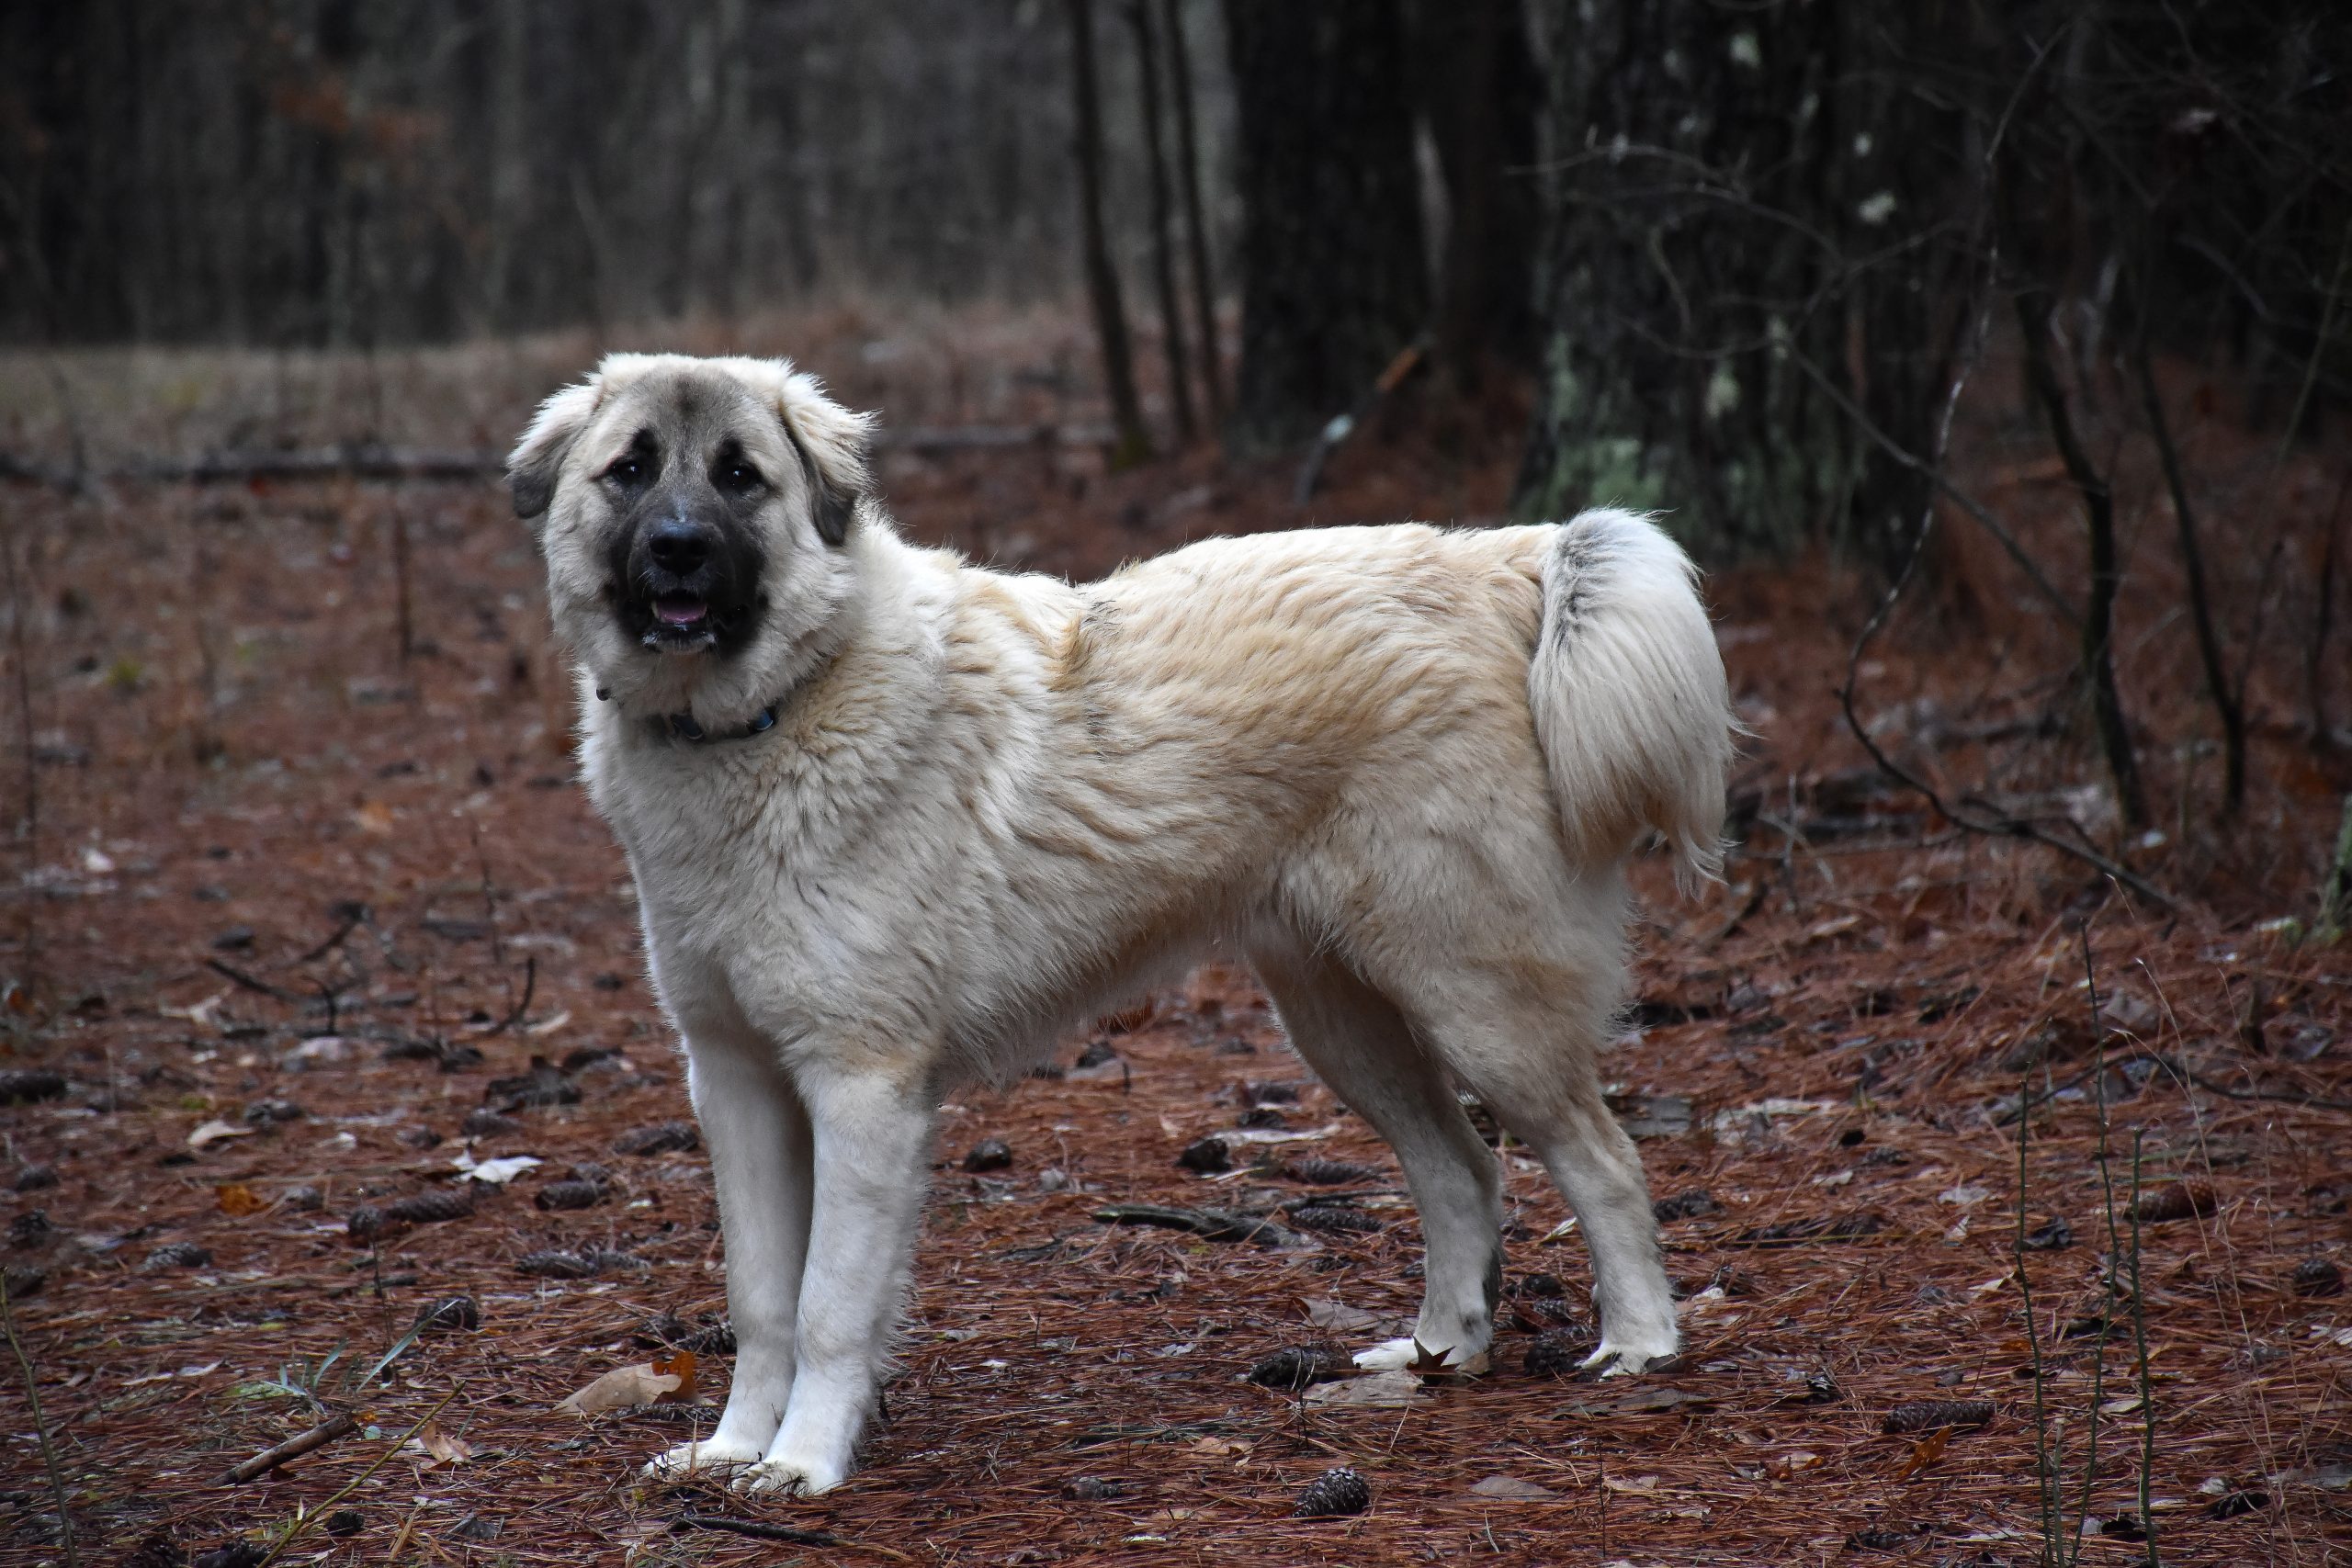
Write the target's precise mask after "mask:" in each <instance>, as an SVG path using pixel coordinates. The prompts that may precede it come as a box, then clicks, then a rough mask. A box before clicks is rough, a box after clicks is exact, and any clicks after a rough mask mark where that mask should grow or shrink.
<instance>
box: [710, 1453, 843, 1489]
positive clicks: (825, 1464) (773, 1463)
mask: <svg viewBox="0 0 2352 1568" xmlns="http://www.w3.org/2000/svg"><path fill="white" fill-rule="evenodd" d="M847 1479H849V1472H848V1470H847V1469H846V1468H845V1467H843V1466H842V1465H840V1464H836V1463H834V1462H832V1461H830V1460H822V1459H813V1458H810V1459H793V1458H775V1459H763V1460H762V1461H760V1462H759V1463H757V1464H754V1465H751V1466H749V1467H747V1468H746V1469H744V1470H741V1471H739V1472H737V1473H736V1475H735V1478H734V1479H733V1480H732V1481H730V1482H729V1483H728V1484H729V1485H730V1486H732V1487H733V1488H734V1489H735V1490H736V1491H738V1492H743V1493H749V1494H752V1495H755V1496H756V1495H769V1496H780V1497H814V1496H815V1495H817V1494H818V1493H820V1492H831V1490H832V1489H833V1488H834V1487H836V1486H839V1485H840V1484H841V1483H842V1482H843V1481H846V1480H847Z"/></svg>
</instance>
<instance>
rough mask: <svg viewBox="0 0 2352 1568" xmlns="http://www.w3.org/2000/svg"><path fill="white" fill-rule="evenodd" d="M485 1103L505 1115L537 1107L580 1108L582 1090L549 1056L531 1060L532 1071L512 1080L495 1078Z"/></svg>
mask: <svg viewBox="0 0 2352 1568" xmlns="http://www.w3.org/2000/svg"><path fill="white" fill-rule="evenodd" d="M482 1099H484V1100H488V1101H491V1102H492V1103H493V1104H495V1105H496V1106H497V1108H498V1109H499V1110H501V1111H522V1110H526V1109H528V1108H531V1107H534V1106H548V1105H577V1104H579V1103H580V1090H579V1089H578V1088H577V1087H576V1086H575V1085H574V1084H573V1083H572V1082H571V1079H569V1078H567V1077H564V1075H563V1073H562V1071H561V1070H560V1069H559V1068H558V1067H557V1066H555V1064H554V1063H552V1062H550V1061H548V1059H547V1058H546V1057H545V1056H534V1057H532V1058H531V1070H530V1071H529V1072H527V1073H521V1074H517V1075H516V1076H515V1077H511V1078H492V1080H491V1081H490V1087H489V1088H488V1089H484V1090H483V1091H482Z"/></svg>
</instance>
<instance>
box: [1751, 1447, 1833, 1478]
mask: <svg viewBox="0 0 2352 1568" xmlns="http://www.w3.org/2000/svg"><path fill="white" fill-rule="evenodd" d="M1823 1462H1824V1461H1823V1460H1822V1457H1821V1456H1820V1455H1819V1454H1817V1453H1813V1452H1811V1451H1809V1450H1804V1449H1798V1450H1795V1451H1793V1452H1792V1453H1785V1454H1779V1455H1775V1456H1774V1457H1773V1458H1771V1459H1770V1460H1767V1461H1765V1462H1764V1473H1765V1474H1767V1475H1769V1476H1770V1477H1771V1478H1772V1479H1773V1480H1775V1481H1793V1480H1795V1479H1796V1478H1797V1477H1798V1476H1799V1475H1802V1474H1803V1473H1804V1472H1806V1471H1808V1470H1819V1469H1820V1468H1821V1466H1822V1464H1823Z"/></svg>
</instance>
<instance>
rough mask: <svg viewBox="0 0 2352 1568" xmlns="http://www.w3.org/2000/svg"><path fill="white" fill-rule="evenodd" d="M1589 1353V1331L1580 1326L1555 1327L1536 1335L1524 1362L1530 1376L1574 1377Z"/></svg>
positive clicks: (1590, 1352)
mask: <svg viewBox="0 0 2352 1568" xmlns="http://www.w3.org/2000/svg"><path fill="white" fill-rule="evenodd" d="M1590 1354H1592V1336H1591V1335H1589V1334H1587V1333H1585V1332H1584V1331H1583V1330H1582V1329H1577V1328H1555V1329H1553V1330H1552V1331H1551V1332H1550V1333H1548V1334H1539V1335H1537V1336H1536V1337H1535V1343H1534V1344H1532V1345H1530V1346H1529V1347H1528V1348H1527V1359H1526V1361H1525V1363H1524V1365H1525V1366H1526V1369H1527V1375H1528V1376H1529V1377H1532V1378H1565V1377H1573V1376H1575V1375H1576V1372H1577V1369H1579V1368H1581V1367H1582V1366H1583V1365H1584V1359H1585V1358H1586V1357H1587V1356H1589V1355H1590Z"/></svg>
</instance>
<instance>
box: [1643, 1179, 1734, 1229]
mask: <svg viewBox="0 0 2352 1568" xmlns="http://www.w3.org/2000/svg"><path fill="white" fill-rule="evenodd" d="M1722 1208H1723V1205H1722V1204H1721V1203H1718V1202H1716V1201H1715V1195H1714V1194H1713V1193H1712V1192H1710V1191H1708V1190H1706V1189H1705V1188H1703V1187H1694V1188H1692V1189H1691V1190H1690V1191H1688V1192H1678V1193H1676V1194H1675V1195H1674V1196H1673V1197H1671V1198H1661V1199H1659V1200H1658V1201H1657V1202H1655V1203H1652V1204H1651V1205H1650V1213H1653V1214H1654V1215H1656V1216H1657V1223H1658V1224H1662V1225H1664V1224H1673V1223H1674V1222H1675V1221H1676V1220H1694V1219H1697V1218H1698V1217H1699V1216H1700V1215H1702V1214H1712V1213H1717V1212H1718V1211H1720V1210H1721V1209H1722Z"/></svg>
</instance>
